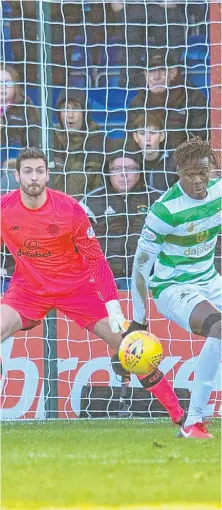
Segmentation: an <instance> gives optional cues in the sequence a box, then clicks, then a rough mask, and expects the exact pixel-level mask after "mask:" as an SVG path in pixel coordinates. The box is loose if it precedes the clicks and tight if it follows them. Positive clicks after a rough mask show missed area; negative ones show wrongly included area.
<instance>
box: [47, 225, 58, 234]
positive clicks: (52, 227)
mask: <svg viewBox="0 0 222 510" xmlns="http://www.w3.org/2000/svg"><path fill="white" fill-rule="evenodd" d="M47 232H48V234H50V235H51V236H54V235H56V234H59V225H57V224H56V223H51V224H50V225H48V227H47Z"/></svg>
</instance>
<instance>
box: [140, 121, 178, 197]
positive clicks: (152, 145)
mask: <svg viewBox="0 0 222 510" xmlns="http://www.w3.org/2000/svg"><path fill="white" fill-rule="evenodd" d="M165 136H166V134H165V131H164V126H163V121H162V119H161V118H160V117H159V116H158V115H157V114H156V113H152V112H146V113H145V112H144V113H142V114H141V115H139V116H138V117H137V119H136V120H135V123H134V130H133V138H134V140H135V142H136V146H137V150H138V148H139V150H140V151H141V152H140V156H141V164H142V168H144V170H145V176H146V183H147V185H148V188H149V191H150V193H151V190H152V191H153V192H154V197H153V198H152V203H153V202H154V201H155V200H157V198H159V196H160V193H163V192H165V191H167V189H168V188H169V187H171V186H173V184H175V182H176V181H177V180H178V176H177V173H176V165H175V163H174V159H173V154H172V155H171V156H170V155H169V153H168V152H167V151H165V150H164V149H163V146H164V140H165Z"/></svg>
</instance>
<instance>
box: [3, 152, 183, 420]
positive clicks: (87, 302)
mask: <svg viewBox="0 0 222 510" xmlns="http://www.w3.org/2000/svg"><path fill="white" fill-rule="evenodd" d="M16 170H17V172H16V179H17V181H18V182H19V183H20V189H19V190H16V191H12V192H10V193H8V194H7V195H4V196H3V197H2V198H1V212H2V238H3V241H4V242H5V244H6V245H7V247H8V249H9V250H10V252H11V254H12V255H13V257H14V259H15V261H16V269H15V273H14V276H13V278H12V281H11V284H10V287H9V289H8V290H7V291H6V293H5V295H4V297H3V299H2V309H1V317H2V320H1V339H2V341H3V340H4V339H6V338H8V337H9V336H11V335H13V334H14V333H15V332H16V331H19V330H21V329H30V328H32V327H34V326H35V325H37V324H38V323H39V322H40V321H41V320H42V319H43V318H44V317H45V315H46V314H47V313H48V312H49V311H50V309H52V308H57V309H58V310H60V311H61V312H63V313H64V314H66V315H67V316H68V317H69V318H70V319H72V320H73V321H75V322H76V323H77V324H78V325H79V326H80V327H82V328H86V329H88V330H89V331H92V332H93V333H94V334H95V335H97V336H98V337H100V338H102V339H103V340H104V341H105V342H107V343H108V344H109V345H110V346H111V347H112V348H113V349H114V350H115V351H116V352H117V351H118V348H119V345H120V343H121V341H122V335H121V332H122V331H123V330H124V322H125V319H124V316H123V314H122V310H121V306H120V303H119V300H118V293H117V288H116V285H115V281H114V278H113V275H112V272H111V270H110V268H109V265H108V263H107V261H106V259H105V257H104V255H103V253H102V251H101V248H100V245H99V242H98V241H97V239H96V237H95V234H94V231H93V229H92V226H91V224H90V222H89V219H88V217H87V215H86V213H85V212H84V210H83V208H82V207H81V206H80V205H79V204H78V202H77V201H76V200H74V199H73V198H71V197H70V196H67V195H66V194H64V193H62V192H59V191H54V190H52V189H50V188H47V182H48V180H49V170H48V162H47V158H46V156H45V155H44V153H43V152H42V151H41V150H39V149H35V148H28V149H25V150H23V151H21V152H20V154H19V156H18V158H17V162H16ZM132 327H134V328H135V329H138V328H137V325H136V324H134V326H132V325H131V326H130V328H131V329H132ZM115 359H116V361H117V363H115ZM113 367H114V369H115V370H116V371H117V372H119V370H120V371H121V373H124V372H122V370H123V369H122V368H121V367H120V364H119V362H118V359H117V358H115V356H114V363H113ZM141 383H142V385H143V386H144V387H145V388H146V389H147V390H149V391H151V392H152V393H153V395H154V396H156V397H157V398H158V400H159V401H160V402H161V403H162V404H163V406H164V407H165V408H166V409H167V411H168V412H169V414H170V416H171V419H172V421H174V422H176V423H178V424H180V423H181V421H182V420H183V417H184V411H183V409H181V407H180V406H179V403H178V400H177V397H176V395H175V393H174V391H173V389H172V388H171V386H170V384H169V383H168V381H167V379H166V378H165V376H164V375H163V374H162V372H160V370H158V369H157V370H155V371H154V372H153V373H152V374H150V375H148V376H147V377H145V378H144V376H143V380H142V381H141Z"/></svg>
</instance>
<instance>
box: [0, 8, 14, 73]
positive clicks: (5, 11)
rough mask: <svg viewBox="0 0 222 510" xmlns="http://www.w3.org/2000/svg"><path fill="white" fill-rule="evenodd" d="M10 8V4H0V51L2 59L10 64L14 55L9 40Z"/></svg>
mask: <svg viewBox="0 0 222 510" xmlns="http://www.w3.org/2000/svg"><path fill="white" fill-rule="evenodd" d="M11 14H12V10H11V6H10V2H5V1H3V2H2V36H1V45H0V51H1V56H2V59H3V60H4V61H5V62H8V63H10V62H11V63H12V62H13V61H14V55H13V51H12V46H11V40H10V19H11Z"/></svg>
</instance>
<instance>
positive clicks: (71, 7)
mask: <svg viewBox="0 0 222 510" xmlns="http://www.w3.org/2000/svg"><path fill="white" fill-rule="evenodd" d="M43 3H44V2H43ZM10 4H11V7H12V21H11V23H10V28H11V39H12V43H11V44H12V49H13V53H14V57H15V61H17V64H16V65H17V67H18V71H19V74H20V76H21V79H22V81H23V82H24V81H27V82H29V83H30V84H35V85H36V83H38V62H39V59H40V57H39V53H40V50H39V48H38V43H37V41H38V31H39V27H38V23H37V18H38V12H39V2H36V1H33V0H28V1H27V0H24V1H21V0H16V1H11V2H10ZM45 4H48V7H47V8H48V9H50V11H49V12H50V16H51V23H50V24H49V23H47V27H48V28H49V29H50V28H51V35H50V38H51V41H50V42H51V43H52V45H51V46H50V49H51V61H52V64H53V67H52V83H53V85H63V84H64V83H65V82H66V73H67V65H68V66H70V65H71V59H72V44H74V39H75V37H76V36H77V35H80V34H84V29H83V11H82V5H78V4H76V3H74V2H70V1H68V0H64V1H63V2H45Z"/></svg>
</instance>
